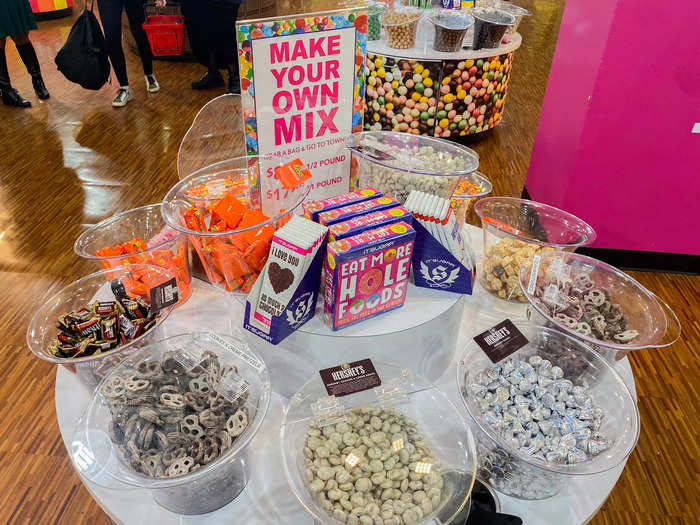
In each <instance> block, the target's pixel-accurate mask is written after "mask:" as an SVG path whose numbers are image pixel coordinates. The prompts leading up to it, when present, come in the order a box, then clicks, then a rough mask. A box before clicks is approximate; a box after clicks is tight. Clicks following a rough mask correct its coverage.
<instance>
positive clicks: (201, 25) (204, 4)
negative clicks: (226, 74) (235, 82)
mask: <svg viewBox="0 0 700 525" xmlns="http://www.w3.org/2000/svg"><path fill="white" fill-rule="evenodd" d="M189 1H192V0H189ZM190 11H192V12H191V15H194V17H193V18H192V20H191V23H190V26H191V27H192V32H191V35H193V37H194V42H193V43H192V42H191V45H192V46H193V49H192V51H193V52H194V53H195V56H196V57H197V60H199V62H200V63H201V64H202V65H204V66H206V68H207V72H206V73H204V76H203V77H202V78H200V79H199V80H195V81H194V82H192V89H211V88H217V87H221V86H223V85H224V78H223V77H222V76H221V73H220V72H219V67H218V65H217V59H216V53H215V52H214V49H213V47H212V45H213V32H214V29H213V27H214V26H216V24H217V22H216V16H218V13H217V12H216V10H215V9H214V8H213V7H212V4H211V2H209V1H208V0H199V1H198V2H197V5H196V7H194V8H193V9H191V10H190ZM188 31H189V30H188ZM191 38H192V37H191Z"/></svg>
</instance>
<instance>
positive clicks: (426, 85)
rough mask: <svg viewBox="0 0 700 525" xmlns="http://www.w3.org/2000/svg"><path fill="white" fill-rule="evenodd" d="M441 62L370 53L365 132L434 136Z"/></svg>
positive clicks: (368, 54) (368, 55)
mask: <svg viewBox="0 0 700 525" xmlns="http://www.w3.org/2000/svg"><path fill="white" fill-rule="evenodd" d="M440 67H441V63H440V62H418V61H416V60H405V59H395V58H391V57H383V56H380V55H374V54H372V53H367V59H366V61H365V73H366V75H367V90H366V92H365V105H366V106H365V124H364V129H365V130H367V131H369V130H374V131H381V130H386V131H405V132H408V133H413V134H416V135H432V134H433V132H434V128H435V123H436V121H435V113H436V111H437V102H438V99H437V91H436V87H439V86H436V85H435V84H436V83H437V79H438V78H440Z"/></svg>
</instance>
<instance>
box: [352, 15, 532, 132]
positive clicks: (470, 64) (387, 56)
mask: <svg viewBox="0 0 700 525" xmlns="http://www.w3.org/2000/svg"><path fill="white" fill-rule="evenodd" d="M424 27H425V26H424V25H423V24H421V25H420V26H419V28H418V35H417V38H416V43H415V45H414V47H412V48H410V49H394V48H391V47H389V46H388V45H387V42H386V40H383V39H382V40H375V41H370V42H367V58H366V62H365V65H366V71H367V70H368V69H369V75H368V77H367V80H366V83H368V85H367V87H368V89H367V91H366V94H365V106H366V107H365V120H364V121H365V129H366V130H367V129H371V130H375V129H376V130H380V129H381V130H386V131H391V130H394V131H405V130H400V129H396V126H395V125H394V124H393V123H392V122H391V119H389V118H387V117H386V114H382V112H383V111H384V110H386V99H387V94H388V95H391V97H392V100H393V102H391V104H392V109H391V111H393V113H394V114H399V113H401V112H402V110H403V108H404V107H407V106H406V104H405V103H404V104H399V103H398V102H396V98H397V97H399V96H401V95H403V96H405V97H406V99H407V100H411V99H412V97H414V93H418V94H417V95H416V97H418V102H420V100H421V98H422V97H425V98H427V100H428V102H427V103H429V104H434V105H435V106H436V107H437V108H438V111H439V108H440V105H441V103H442V105H446V104H453V106H454V107H455V108H456V109H455V113H456V115H453V116H452V117H451V118H449V114H450V110H446V111H445V113H447V115H446V116H444V117H442V118H437V115H436V116H435V118H434V122H433V125H432V126H431V125H429V122H430V121H429V120H423V119H420V117H418V118H419V119H420V125H419V127H418V128H417V129H418V131H419V132H420V134H421V135H430V136H433V135H434V136H439V137H443V138H453V139H454V138H459V137H466V136H469V135H477V134H479V133H483V132H484V131H488V129H492V128H493V127H495V126H497V125H498V124H499V123H500V122H501V120H502V115H503V109H504V108H505V101H506V96H507V92H508V82H509V80H510V74H511V69H512V65H513V57H514V53H515V50H517V49H518V48H519V47H520V45H521V44H522V37H521V36H520V33H515V34H514V35H513V37H512V39H511V41H510V42H509V43H508V44H503V45H501V46H500V47H497V48H493V49H479V50H476V51H475V50H472V49H462V50H461V51H458V52H456V53H444V52H440V51H435V50H433V35H432V31H430V30H428V28H427V27H426V28H425V29H423V28H424ZM429 29H431V30H432V26H430V28H429ZM478 64H481V66H478ZM484 64H488V65H487V66H486V70H484ZM491 64H494V67H493V68H491V69H490V68H489V66H490V65H491ZM380 68H381V73H383V74H381V73H380ZM397 68H398V69H399V71H400V72H401V77H402V78H401V79H400V80H398V85H397V86H396V87H394V85H395V84H392V82H396V80H397V79H394V78H393V76H394V75H393V74H392V77H391V80H392V82H389V84H390V87H389V89H388V90H387V89H386V87H387V86H386V73H387V72H391V71H395V70H396V69H397ZM472 68H476V70H474V69H472ZM455 70H459V71H460V75H462V74H465V72H466V75H465V76H467V77H468V78H471V77H475V78H477V79H479V80H481V82H483V79H482V77H483V75H484V74H486V75H487V78H488V73H489V71H491V72H493V73H494V74H495V75H496V77H495V80H494V79H493V78H492V79H491V81H489V84H492V85H493V86H494V87H493V90H492V92H491V93H485V95H486V97H484V95H481V94H478V93H476V92H475V91H473V90H472V87H474V88H476V86H472V85H471V83H470V86H469V89H467V90H466V95H463V98H460V97H459V96H458V93H457V92H456V88H455V86H451V87H450V91H449V92H448V93H442V92H441V90H440V88H441V87H442V86H443V85H444V84H443V81H444V79H445V78H449V77H451V76H453V75H454V71H455ZM470 70H471V72H470ZM426 71H427V73H426ZM373 72H374V73H377V74H376V75H375V77H376V78H377V80H375V81H373V82H378V80H379V79H381V86H382V89H384V91H385V94H384V95H383V96H378V93H376V89H375V90H374V91H373V90H372V87H373V86H372V85H371V83H369V82H372V81H369V78H370V77H371V76H372V73H373ZM407 73H412V76H413V77H415V75H420V76H421V77H422V82H420V84H421V86H422V87H419V88H416V85H417V84H416V83H415V82H414V81H413V79H412V78H411V79H410V80H411V82H409V83H408V85H405V83H404V79H407V78H408V76H407ZM499 75H500V77H499ZM415 78H417V77H415ZM498 78H500V80H498ZM428 79H429V80H428ZM426 80H427V84H426ZM428 84H429V85H428ZM379 85H380V84H375V86H376V87H378V86H379ZM425 87H428V88H429V89H431V90H432V94H431V95H430V96H429V97H426V96H425ZM476 89H481V86H479V87H478V88H476ZM486 89H488V87H487V88H486ZM404 90H405V93H404ZM466 96H469V97H470V100H472V102H473V103H474V108H472V109H469V108H470V104H471V103H472V102H469V103H467V101H466V100H467V99H466ZM380 98H383V99H384V100H385V102H384V104H380V103H379V100H380ZM413 100H414V102H415V101H416V99H415V98H413ZM409 109H413V108H409ZM475 109H476V110H477V112H476V113H475V112H474V110H475ZM482 110H483V111H482ZM375 115H377V116H375ZM475 115H476V116H475ZM479 116H482V117H483V118H482V119H481V122H478V120H479ZM455 117H456V118H455ZM472 117H473V118H474V119H475V122H474V124H470V123H469V119H470V118H472ZM377 118H379V120H377ZM463 120H464V121H466V122H467V124H466V125H464V127H460V126H459V122H460V121H463ZM454 123H456V124H457V126H451V125H452V124H454ZM409 126H410V124H409ZM485 126H487V127H485ZM450 127H453V128H454V129H452V130H450ZM445 131H448V132H449V133H445Z"/></svg>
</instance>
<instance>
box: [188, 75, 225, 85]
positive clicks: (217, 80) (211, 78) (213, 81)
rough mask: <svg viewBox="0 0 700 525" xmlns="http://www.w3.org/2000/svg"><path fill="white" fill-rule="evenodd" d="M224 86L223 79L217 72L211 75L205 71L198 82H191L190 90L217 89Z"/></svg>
mask: <svg viewBox="0 0 700 525" xmlns="http://www.w3.org/2000/svg"><path fill="white" fill-rule="evenodd" d="M223 85H224V77H222V76H221V73H219V72H218V71H217V72H215V73H212V72H211V71H207V72H206V73H204V76H203V77H202V78H200V79H199V80H195V81H194V82H192V89H211V88H217V87H221V86H223Z"/></svg>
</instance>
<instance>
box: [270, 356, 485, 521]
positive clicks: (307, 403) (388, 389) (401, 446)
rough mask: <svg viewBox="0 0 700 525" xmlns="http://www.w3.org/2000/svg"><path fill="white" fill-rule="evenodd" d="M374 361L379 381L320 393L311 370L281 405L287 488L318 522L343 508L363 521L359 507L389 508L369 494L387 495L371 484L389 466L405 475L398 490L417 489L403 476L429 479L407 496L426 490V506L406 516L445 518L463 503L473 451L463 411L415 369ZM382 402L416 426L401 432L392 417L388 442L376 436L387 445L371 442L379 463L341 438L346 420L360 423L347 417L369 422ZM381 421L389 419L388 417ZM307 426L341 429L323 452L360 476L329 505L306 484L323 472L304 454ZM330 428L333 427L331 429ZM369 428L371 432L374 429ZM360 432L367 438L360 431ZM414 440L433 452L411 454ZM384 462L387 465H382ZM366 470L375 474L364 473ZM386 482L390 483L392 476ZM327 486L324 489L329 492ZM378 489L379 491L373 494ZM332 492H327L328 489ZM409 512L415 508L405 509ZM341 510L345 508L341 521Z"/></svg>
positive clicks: (326, 431)
mask: <svg viewBox="0 0 700 525" xmlns="http://www.w3.org/2000/svg"><path fill="white" fill-rule="evenodd" d="M374 365H375V368H376V370H377V373H378V375H379V377H380V379H381V385H380V386H378V387H375V388H373V389H369V390H365V391H363V392H357V393H354V394H350V395H346V396H342V397H327V392H326V390H325V388H324V385H323V383H322V381H321V378H320V376H319V374H318V373H317V374H315V375H313V376H312V377H311V379H310V380H309V381H308V382H307V383H306V384H305V385H304V386H303V387H302V388H301V389H300V390H299V391H298V392H297V393H296V394H295V395H294V396H293V397H292V399H291V401H290V403H289V405H288V407H287V409H286V410H285V413H284V417H283V421H282V434H281V436H282V443H281V448H282V456H283V462H284V468H285V474H286V476H287V479H288V481H289V483H290V485H291V487H292V490H293V492H294V494H295V496H296V497H297V499H298V500H299V502H300V503H301V505H302V506H303V507H304V508H305V509H306V511H308V512H309V513H310V514H311V515H312V516H313V518H314V519H315V520H316V522H317V523H324V524H337V523H343V522H345V521H347V515H349V514H351V513H352V514H356V515H357V516H358V518H359V520H360V522H362V523H364V522H365V521H363V516H364V515H365V514H366V515H367V516H368V518H369V517H370V516H374V515H377V516H378V515H380V512H384V511H388V505H387V506H380V505H378V504H377V505H376V508H375V507H374V505H375V504H374V503H372V501H373V500H375V498H376V499H378V500H379V502H380V503H381V502H382V501H386V500H387V499H388V496H389V495H385V494H383V491H384V490H386V489H382V488H378V487H379V484H380V478H381V476H382V474H379V472H380V471H381V472H382V473H386V474H385V478H387V477H388V478H392V479H393V478H394V474H392V473H391V472H392V471H393V470H392V469H395V470H396V473H395V474H396V476H397V477H396V479H397V480H398V478H401V479H402V480H406V483H404V485H405V487H406V488H401V489H399V488H397V489H396V490H397V491H399V490H400V491H401V492H402V493H403V494H408V493H409V492H410V491H414V490H419V491H420V489H419V488H414V487H418V485H417V484H414V486H413V487H408V485H409V482H420V484H421V486H423V484H424V483H425V487H427V486H428V483H430V486H431V487H432V488H431V489H428V490H427V491H422V492H423V494H421V495H419V496H421V497H419V496H415V495H414V496H413V498H414V499H413V500H412V501H411V504H416V503H419V502H421V501H423V500H424V499H425V498H428V499H429V500H430V511H428V512H423V511H421V513H420V514H415V515H414V516H413V517H414V518H415V520H412V521H408V520H406V522H410V523H435V521H434V520H437V522H438V523H450V522H451V521H452V520H453V519H454V517H455V516H457V515H458V514H459V513H460V511H462V509H463V508H464V507H465V505H467V504H468V501H469V497H470V495H471V490H472V487H473V484H474V479H475V476H474V474H475V469H476V451H475V444H474V440H473V438H472V435H471V432H470V431H469V429H468V428H467V426H466V423H465V421H464V419H463V417H462V415H461V414H460V413H459V411H458V410H457V408H456V407H455V406H454V405H453V404H452V403H451V402H450V401H449V399H448V398H447V397H446V396H445V394H443V393H442V392H441V391H439V390H438V389H436V388H435V387H432V386H430V384H429V383H428V382H426V381H425V380H423V379H422V378H421V377H420V376H416V375H414V374H413V373H412V372H411V371H409V370H408V369H405V368H404V369H402V368H401V367H398V366H395V365H389V364H382V363H374ZM385 410H391V411H395V412H394V413H399V414H402V415H405V416H407V417H408V418H411V419H412V420H414V421H415V423H416V424H417V430H418V433H417V434H414V433H409V432H406V431H404V428H405V427H403V425H402V424H399V423H398V422H397V423H396V424H397V426H399V427H400V429H398V430H397V428H396V427H394V430H395V432H394V433H393V434H392V435H391V437H389V436H387V433H385V434H384V436H385V439H386V440H387V442H386V443H383V442H382V443H383V444H384V445H388V446H387V447H385V448H384V447H383V445H382V444H381V443H380V442H379V441H376V442H374V441H373V443H378V447H377V450H382V451H386V454H385V455H386V456H387V458H386V460H385V461H386V462H387V463H388V462H391V463H392V465H387V464H386V463H384V464H383V463H382V461H381V460H379V459H376V458H375V459H374V460H373V459H372V456H374V455H376V454H375V452H376V451H375V450H373V449H370V448H369V447H367V446H366V445H364V448H362V447H363V444H362V443H360V442H358V443H357V447H355V446H354V445H349V446H347V445H346V444H345V441H343V440H346V441H347V443H350V442H351V440H352V436H351V435H346V434H353V432H351V431H350V430H349V429H347V430H346V428H345V427H349V428H358V429H359V427H354V426H351V425H353V423H356V424H358V425H359V423H360V419H359V418H362V419H367V420H368V421H370V422H371V424H376V423H377V422H379V421H380V419H381V418H382V417H384V415H385V412H384V411H385ZM372 416H375V418H376V419H374V420H372V419H370V418H371V417H372ZM390 417H391V416H389V418H390ZM382 421H386V422H388V419H384V420H382ZM312 427H313V428H316V429H320V431H321V433H322V436H324V437H323V440H325V439H326V437H328V438H329V439H330V440H333V441H335V440H337V439H338V437H337V435H340V439H341V443H342V444H341V445H340V447H339V454H338V455H336V456H334V457H333V458H331V457H329V458H328V460H329V461H331V460H332V461H333V463H335V462H336V459H335V458H337V461H339V462H340V465H343V469H345V466H347V467H348V468H347V472H348V475H349V476H350V478H351V479H352V478H354V477H356V475H357V476H358V477H359V478H362V479H363V481H354V483H355V485H354V486H353V487H352V488H348V492H346V494H347V495H348V498H347V500H346V499H345V498H343V497H342V495H341V497H340V499H339V500H337V501H338V503H336V504H335V505H334V504H333V503H330V504H329V502H331V501H333V500H329V499H327V498H324V497H320V496H319V495H318V494H319V492H314V491H313V490H315V489H317V488H318V487H316V485H317V483H310V482H311V480H312V479H317V476H320V477H325V474H324V473H322V472H320V471H319V469H318V468H317V467H316V466H315V465H313V462H312V464H311V466H309V465H308V462H307V461H306V458H308V457H309V456H308V454H309V452H312V450H311V448H310V447H308V446H307V445H311V446H314V445H312V443H311V442H309V441H307V435H308V433H309V430H310V429H311V428H312ZM373 428H376V427H373ZM384 428H385V426H381V424H380V427H379V429H382V430H379V429H378V431H379V432H382V431H383V429H384ZM334 432H335V433H336V435H334V434H333V433H334ZM388 432H392V430H391V429H389V430H388ZM371 435H372V436H374V434H371ZM380 437H381V436H380V435H377V436H376V438H377V439H379V438H380ZM366 439H370V438H369V437H366ZM420 440H422V441H423V442H424V443H425V444H426V445H427V447H428V449H429V450H430V451H431V452H432V453H433V456H432V457H430V456H428V455H427V454H426V455H421V456H418V454H417V451H416V449H415V447H416V445H417V444H418V441H420ZM323 446H325V445H324V444H321V447H323ZM346 447H347V448H346ZM380 447H382V448H380ZM318 448H320V447H318ZM414 453H416V457H413V454H414ZM321 455H323V453H322V454H321ZM312 456H313V452H312ZM378 457H383V456H378ZM333 463H330V464H333ZM320 464H322V463H320ZM387 467H390V468H389V469H388V470H387ZM409 467H410V468H409ZM372 469H375V470H374V471H373V470H372ZM398 471H401V473H399V472H398ZM363 472H366V473H367V476H364V475H363V474H362V473H363ZM373 473H375V474H377V476H375V477H371V476H372V474H373ZM309 475H310V476H309ZM338 476H339V477H340V478H341V480H340V481H341V482H342V481H343V475H342V473H340V472H339V473H338ZM336 480H337V479H336ZM367 483H369V484H370V486H369V487H366V485H367ZM401 483H403V482H402V481H399V482H398V485H399V486H400V485H401ZM363 484H364V485H365V487H363ZM390 484H391V485H392V487H393V483H390ZM312 487H313V490H312ZM355 487H357V490H359V489H364V488H366V490H362V491H361V493H362V494H363V496H362V498H361V499H362V500H363V501H360V500H357V499H355V497H354V496H350V492H355V490H356V489H355ZM370 487H371V488H370ZM438 487H440V488H438ZM321 492H325V491H321ZM328 494H331V493H330V492H328ZM355 494H357V492H355ZM377 494H380V496H379V497H378V498H377ZM335 495H336V494H333V497H334V496H335ZM381 498H384V500H382V499H381ZM398 499H399V498H398V497H397V498H393V496H392V500H393V501H398ZM344 501H346V502H349V503H348V504H350V508H348V506H347V505H346V503H343V502H344ZM334 506H335V507H337V508H345V509H347V511H341V513H340V514H339V513H335V510H336V509H335V508H334ZM355 507H364V509H359V508H358V509H357V510H355ZM404 507H408V505H405V504H404ZM425 510H427V509H425ZM351 511H352V512H351ZM405 511H407V509H403V508H402V506H401V505H400V504H398V503H395V504H394V505H392V511H391V514H392V515H394V514H398V515H402V513H403V512H405ZM411 512H415V511H413V510H411ZM334 513H335V514H334ZM343 514H345V518H346V520H345V521H344V520H343ZM386 519H389V518H388V517H387V518H386ZM385 523H386V521H385Z"/></svg>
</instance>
